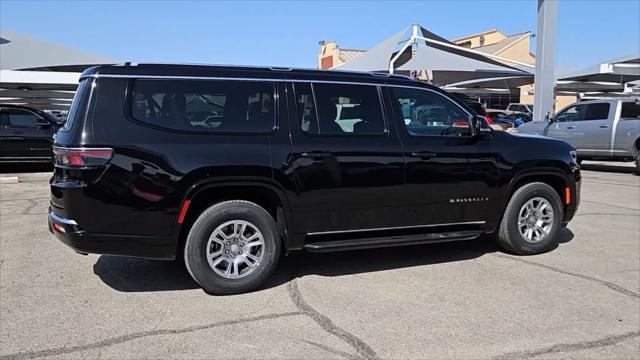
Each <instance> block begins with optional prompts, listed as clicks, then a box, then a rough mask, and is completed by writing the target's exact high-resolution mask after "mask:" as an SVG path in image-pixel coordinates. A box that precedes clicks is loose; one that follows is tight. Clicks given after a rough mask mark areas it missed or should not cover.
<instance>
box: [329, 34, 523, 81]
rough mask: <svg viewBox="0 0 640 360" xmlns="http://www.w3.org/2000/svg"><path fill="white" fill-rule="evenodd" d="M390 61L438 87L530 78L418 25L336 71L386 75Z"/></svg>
mask: <svg viewBox="0 0 640 360" xmlns="http://www.w3.org/2000/svg"><path fill="white" fill-rule="evenodd" d="M410 29H411V31H410ZM392 60H395V62H394V64H393V65H394V66H393V68H394V69H397V70H401V71H422V72H424V73H426V74H428V75H427V76H428V77H429V78H428V80H429V81H431V82H432V83H434V84H436V85H440V86H443V85H447V84H451V83H456V82H461V81H467V80H474V79H486V78H499V77H513V76H528V75H531V72H530V71H527V70H525V69H523V68H520V67H515V66H508V65H505V64H503V63H501V62H498V61H495V60H492V59H491V58H489V57H487V56H485V55H483V54H480V53H476V52H473V51H471V50H468V49H464V48H461V47H459V46H457V45H455V44H453V43H451V42H450V41H448V40H446V39H444V38H443V37H441V36H438V35H437V34H435V33H433V32H431V31H429V30H427V29H425V28H423V27H419V26H417V25H414V27H412V28H405V29H403V30H402V31H400V32H398V33H396V34H394V35H393V36H391V37H389V38H388V39H386V40H385V41H383V42H381V43H380V44H378V45H376V46H375V47H373V48H371V49H370V50H368V51H366V52H364V53H363V54H362V55H360V56H359V57H357V58H355V59H353V60H351V61H348V62H346V63H344V64H341V65H338V66H336V67H335V68H338V69H344V70H358V71H385V72H387V71H389V69H390V64H391V62H392Z"/></svg>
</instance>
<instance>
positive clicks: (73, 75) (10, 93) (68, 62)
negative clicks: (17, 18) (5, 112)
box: [0, 29, 118, 110]
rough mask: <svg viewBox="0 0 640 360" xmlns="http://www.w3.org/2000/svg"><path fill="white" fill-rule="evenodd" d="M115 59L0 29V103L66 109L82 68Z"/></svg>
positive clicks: (42, 108) (110, 61) (108, 62)
mask: <svg viewBox="0 0 640 360" xmlns="http://www.w3.org/2000/svg"><path fill="white" fill-rule="evenodd" d="M117 62H118V61H116V60H113V59H110V58H108V57H104V56H99V55H94V54H90V53H87V52H84V51H81V50H76V49H72V48H69V47H66V46H62V45H58V44H54V43H50V42H47V41H44V40H41V39H37V38H34V37H32V36H29V35H25V34H21V33H18V32H15V31H11V30H6V29H0V104H14V105H25V106H30V107H34V108H37V109H41V110H68V109H69V107H70V106H71V101H72V99H73V96H74V94H75V90H76V88H77V87H78V81H79V78H80V73H81V72H82V71H83V70H84V69H86V68H87V67H90V66H94V65H100V64H112V63H117Z"/></svg>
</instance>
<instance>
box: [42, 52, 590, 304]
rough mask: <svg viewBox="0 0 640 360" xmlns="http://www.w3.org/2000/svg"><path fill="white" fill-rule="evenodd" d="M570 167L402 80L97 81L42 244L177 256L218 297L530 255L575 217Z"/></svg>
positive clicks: (147, 76)
mask: <svg viewBox="0 0 640 360" xmlns="http://www.w3.org/2000/svg"><path fill="white" fill-rule="evenodd" d="M574 151H575V150H574V148H573V147H571V146H570V145H568V144H567V143H565V142H562V141H558V140H553V139H550V138H545V137H540V136H522V135H514V134H510V133H507V132H502V131H496V132H493V131H491V129H487V128H485V127H483V126H482V124H481V121H480V119H478V118H477V117H476V116H475V115H473V112H472V111H471V110H470V109H469V108H468V107H467V106H466V105H464V103H462V102H460V101H459V100H456V99H455V98H452V97H451V96H449V94H448V93H446V92H444V91H442V90H440V89H438V88H435V87H432V86H429V85H426V84H424V83H421V82H418V81H415V80H412V79H410V78H406V77H402V76H388V75H387V76H383V75H379V74H369V73H351V72H338V71H323V70H293V69H284V68H246V67H228V66H196V65H152V64H144V65H143V64H139V65H129V64H125V65H118V66H113V65H112V66H100V67H94V68H91V69H88V70H86V71H85V72H84V74H83V75H82V77H81V83H80V86H79V89H78V94H77V95H76V98H75V100H74V102H73V106H72V109H71V111H70V113H69V117H68V120H67V124H66V126H65V127H64V128H63V129H61V130H60V131H59V133H58V135H57V136H56V143H55V147H54V153H55V173H54V176H53V178H52V180H51V210H50V213H49V227H50V230H51V231H52V232H53V233H54V234H55V235H56V237H57V238H58V239H60V240H61V241H62V242H64V243H65V244H67V245H69V246H70V247H72V248H73V249H74V250H75V251H77V252H79V253H85V254H86V253H97V254H110V255H123V256H134V257H145V258H155V259H174V258H176V257H182V256H183V257H184V260H185V263H186V266H187V268H188V270H189V272H190V273H191V275H192V276H193V278H194V279H195V280H196V281H197V282H198V283H199V284H200V285H201V286H202V287H203V288H205V289H206V290H207V291H209V292H211V293H215V294H229V293H237V292H243V291H249V290H252V289H255V288H256V287H258V286H259V285H260V284H261V283H262V282H263V281H264V280H265V279H266V278H267V277H268V276H269V275H270V274H271V272H272V271H273V270H274V268H275V266H276V263H277V262H278V258H279V257H280V255H281V254H283V253H288V252H291V251H294V250H302V249H305V250H308V251H316V252H323V251H336V250H352V249H359V248H370V247H384V246H396V245H408V244H418V243H430V242H443V241H454V240H471V239H475V238H477V237H479V236H480V235H481V234H486V233H489V234H494V233H495V236H496V237H497V239H498V242H499V243H500V245H502V246H503V247H504V248H506V249H508V250H509V251H511V252H514V253H517V254H536V253H540V252H543V251H547V250H550V249H552V248H553V247H555V246H556V244H557V242H558V239H557V236H556V235H557V233H558V230H559V229H560V228H561V227H562V226H564V225H566V224H567V222H569V221H570V220H571V218H572V217H573V215H574V213H575V211H576V209H577V207H578V202H579V187H580V171H579V167H578V165H577V164H576V161H575V152H574ZM327 266H329V265H327Z"/></svg>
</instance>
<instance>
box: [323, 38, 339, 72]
mask: <svg viewBox="0 0 640 360" xmlns="http://www.w3.org/2000/svg"><path fill="white" fill-rule="evenodd" d="M338 51H339V49H338V44H337V43H336V42H335V41H333V40H329V41H320V52H319V53H318V69H327V68H330V67H332V66H336V65H339V64H340V62H339V61H340V58H339V57H338ZM329 62H330V63H331V65H329V66H326V65H327V64H328V63H329ZM323 64H324V65H325V66H323Z"/></svg>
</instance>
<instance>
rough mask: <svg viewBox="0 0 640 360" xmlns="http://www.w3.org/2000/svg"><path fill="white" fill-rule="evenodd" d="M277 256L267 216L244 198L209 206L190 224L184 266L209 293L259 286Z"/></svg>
mask: <svg viewBox="0 0 640 360" xmlns="http://www.w3.org/2000/svg"><path fill="white" fill-rule="evenodd" d="M279 255H280V239H279V236H278V228H277V226H276V223H275V221H274V220H273V218H272V217H271V215H270V214H269V213H268V212H267V211H266V210H265V209H263V208H262V207H260V206H258V205H257V204H254V203H252V202H248V201H242V200H233V201H225V202H221V203H218V204H215V205H213V206H211V207H210V208H208V209H206V210H205V211H203V212H202V214H200V216H199V217H198V219H197V220H196V221H195V222H194V223H193V226H192V227H191V229H190V231H189V234H188V236H187V241H186V243H185V249H184V259H185V264H186V266H187V270H188V271H189V273H190V274H191V276H192V277H193V278H194V280H195V281H196V282H197V283H198V284H200V286H202V287H203V288H204V289H205V290H206V291H207V292H209V293H211V294H216V295H227V294H237V293H242V292H247V291H251V290H254V289H256V288H258V287H259V286H260V285H261V284H262V283H264V281H265V280H266V279H267V278H268V277H269V275H270V274H271V273H272V272H273V270H274V269H275V267H276V264H277V262H278V257H279Z"/></svg>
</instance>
